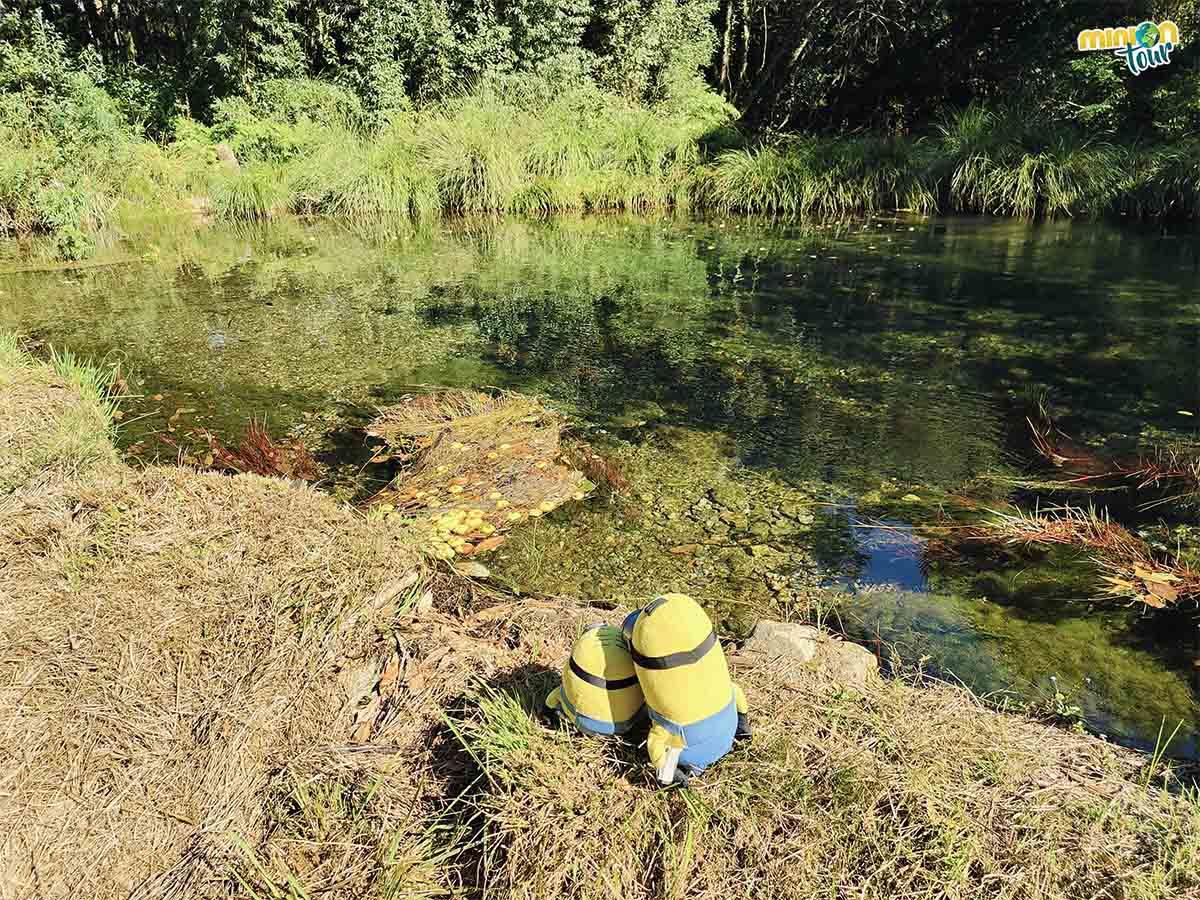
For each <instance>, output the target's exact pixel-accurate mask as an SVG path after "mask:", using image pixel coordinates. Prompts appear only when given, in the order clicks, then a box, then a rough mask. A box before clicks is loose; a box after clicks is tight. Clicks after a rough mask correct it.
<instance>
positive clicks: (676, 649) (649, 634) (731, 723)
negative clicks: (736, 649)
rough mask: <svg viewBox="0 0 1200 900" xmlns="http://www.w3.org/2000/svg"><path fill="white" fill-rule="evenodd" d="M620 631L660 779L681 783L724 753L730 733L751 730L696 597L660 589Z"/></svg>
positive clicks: (740, 696) (730, 742) (739, 734)
mask: <svg viewBox="0 0 1200 900" xmlns="http://www.w3.org/2000/svg"><path fill="white" fill-rule="evenodd" d="M622 631H624V633H625V636H626V637H627V638H628V639H629V649H630V652H631V654H632V655H633V663H634V668H635V671H636V672H637V677H638V682H639V683H640V684H641V686H642V693H643V694H645V697H646V706H647V709H648V711H649V713H650V720H651V725H650V736H649V738H648V739H647V741H646V750H647V752H648V753H649V755H650V762H651V763H653V764H654V767H655V768H656V769H657V774H658V780H659V782H660V783H661V784H686V783H687V780H688V776H689V775H696V774H699V773H700V772H702V771H704V769H705V768H706V767H707V766H710V765H712V764H713V763H715V762H716V761H717V760H718V759H720V758H721V757H722V756H724V755H725V754H726V753H728V752H729V751H730V749H731V748H732V747H733V742H734V738H735V737H737V738H748V737H750V725H749V720H748V719H747V716H746V712H747V710H746V697H745V695H744V694H743V693H742V689H741V688H739V687H738V686H737V685H736V684H734V683H733V681H732V680H731V679H730V677H729V667H728V665H727V664H726V662H725V652H724V651H723V650H722V649H721V643H720V642H719V641H718V640H717V635H716V632H715V631H714V630H713V626H712V622H711V621H709V618H708V616H707V615H706V614H705V612H704V610H703V609H701V608H700V604H698V603H697V602H696V601H695V600H693V599H692V598H691V597H688V596H687V595H685V594H665V595H663V596H661V597H657V598H655V600H654V601H653V602H652V603H650V604H648V605H647V606H645V607H643V608H642V609H639V610H635V611H634V612H632V613H630V614H629V616H628V617H627V618H626V619H625V623H624V625H623V626H622Z"/></svg>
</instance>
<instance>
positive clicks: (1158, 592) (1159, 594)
mask: <svg viewBox="0 0 1200 900" xmlns="http://www.w3.org/2000/svg"><path fill="white" fill-rule="evenodd" d="M1146 587H1147V588H1149V590H1148V591H1147V592H1146V593H1147V594H1151V595H1153V596H1154V597H1156V598H1157V599H1159V600H1161V601H1162V602H1163V603H1174V602H1175V601H1176V600H1178V599H1179V591H1177V590H1175V588H1173V587H1171V586H1170V585H1169V584H1160V583H1159V582H1157V581H1155V582H1152V583H1150V584H1148V585H1146Z"/></svg>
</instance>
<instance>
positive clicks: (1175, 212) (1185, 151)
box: [1117, 138, 1200, 219]
mask: <svg viewBox="0 0 1200 900" xmlns="http://www.w3.org/2000/svg"><path fill="white" fill-rule="evenodd" d="M1131 180H1132V184H1131V185H1130V188H1129V190H1128V191H1127V192H1125V193H1124V194H1123V195H1122V196H1121V197H1120V198H1119V199H1118V202H1117V206H1118V208H1119V209H1120V210H1121V211H1123V212H1127V213H1130V214H1132V215H1136V216H1138V217H1139V218H1145V219H1151V218H1153V219H1196V218H1200V138H1192V139H1191V140H1188V141H1184V142H1182V143H1180V144H1176V145H1173V146H1168V147H1152V148H1145V149H1140V150H1139V152H1137V153H1136V154H1135V155H1134V165H1133V174H1132V178H1131Z"/></svg>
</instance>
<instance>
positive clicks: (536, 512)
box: [529, 509, 542, 519]
mask: <svg viewBox="0 0 1200 900" xmlns="http://www.w3.org/2000/svg"><path fill="white" fill-rule="evenodd" d="M541 517H542V511H541V510H540V509H531V510H530V511H529V518H531V519H540V518H541Z"/></svg>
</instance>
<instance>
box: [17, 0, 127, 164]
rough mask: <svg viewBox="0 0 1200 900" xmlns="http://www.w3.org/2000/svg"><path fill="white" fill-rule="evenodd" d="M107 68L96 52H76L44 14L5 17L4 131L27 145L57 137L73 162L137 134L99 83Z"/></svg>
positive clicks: (56, 143) (60, 150) (60, 149)
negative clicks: (79, 151)
mask: <svg viewBox="0 0 1200 900" xmlns="http://www.w3.org/2000/svg"><path fill="white" fill-rule="evenodd" d="M102 75H103V70H102V68H101V66H100V63H99V59H98V57H97V56H96V55H95V54H94V53H90V52H85V53H82V54H77V55H75V54H72V53H70V51H69V50H68V48H67V45H66V42H65V41H64V40H63V38H62V36H61V35H59V34H58V33H57V32H56V31H55V30H54V29H53V28H52V27H50V26H49V25H48V24H47V23H46V21H45V19H43V18H42V15H41V13H40V12H35V13H32V14H30V15H23V16H22V15H17V14H15V13H4V14H0V127H3V128H6V129H8V131H9V133H10V135H12V136H13V137H15V138H17V139H19V140H23V141H25V142H31V141H35V140H37V139H38V138H39V136H49V137H51V138H52V139H53V148H54V149H56V150H57V151H58V153H59V154H60V155H61V156H62V157H64V158H69V157H70V156H71V154H72V152H73V151H74V150H75V149H76V148H78V147H84V146H94V145H96V144H102V143H114V142H117V141H121V140H128V139H131V138H132V137H133V136H134V131H133V129H132V128H131V127H130V125H129V123H128V122H126V121H125V120H124V118H123V117H122V116H121V114H120V112H119V111H118V109H117V105H116V103H115V102H114V101H113V99H112V97H110V96H109V95H108V94H107V93H106V92H105V91H104V89H103V88H101V87H100V86H99V84H98V82H99V81H100V79H101V78H102Z"/></svg>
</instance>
